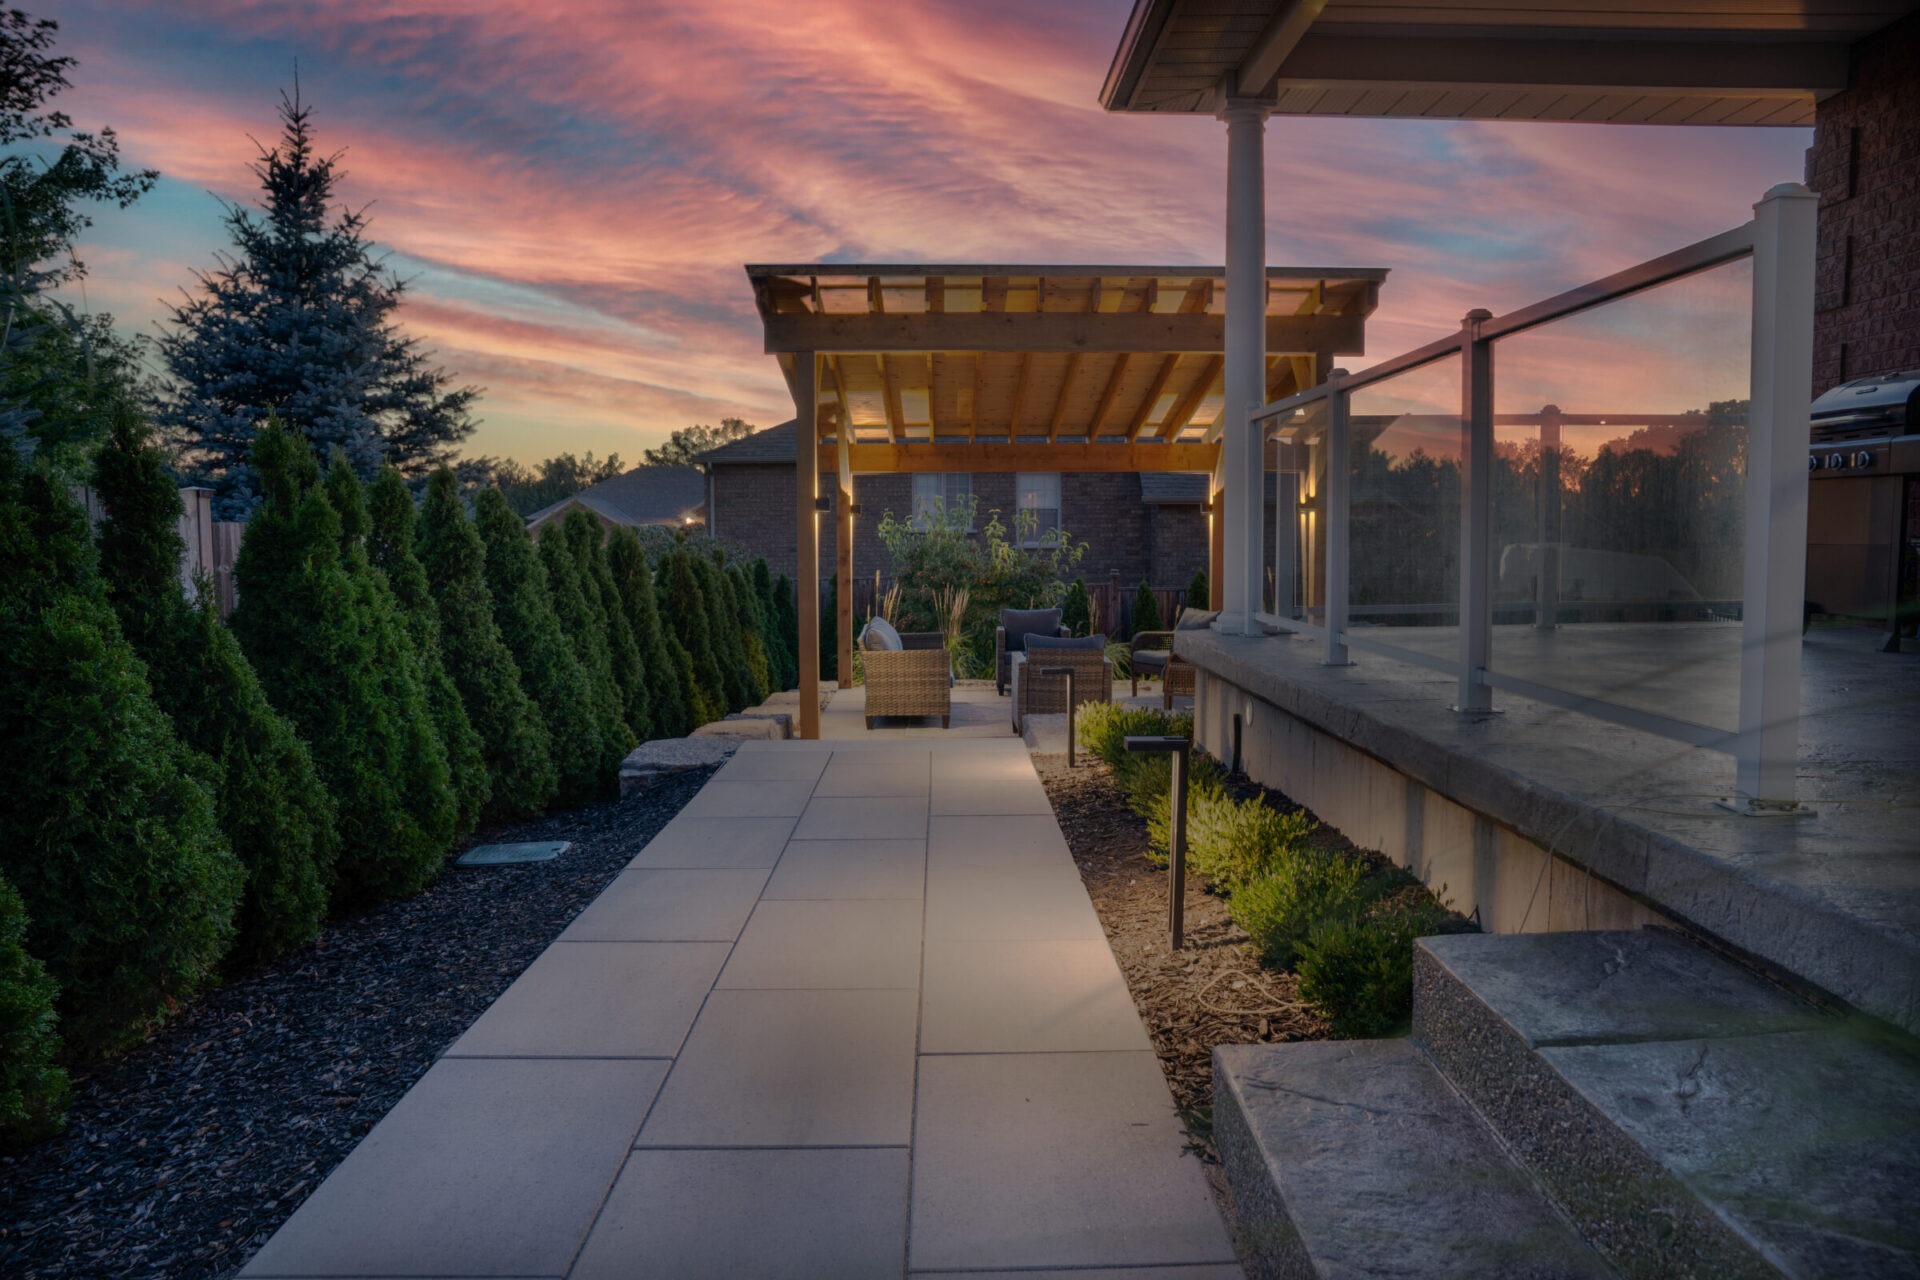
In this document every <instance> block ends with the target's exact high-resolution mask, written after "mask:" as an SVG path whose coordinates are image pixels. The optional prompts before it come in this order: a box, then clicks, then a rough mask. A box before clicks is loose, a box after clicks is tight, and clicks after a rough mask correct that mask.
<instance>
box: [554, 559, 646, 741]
mask: <svg viewBox="0 0 1920 1280" xmlns="http://www.w3.org/2000/svg"><path fill="white" fill-rule="evenodd" d="M539 543H540V563H541V565H542V566H544V567H545V569H546V571H547V589H548V590H549V591H550V592H551V593H552V595H553V612H554V614H555V616H557V617H558V618H559V619H560V631H561V633H562V634H563V635H565V636H566V638H567V642H568V643H569V644H571V645H572V646H573V656H574V657H576V658H578V659H579V660H580V668H581V670H583V671H585V672H586V673H587V686H588V687H589V688H590V689H592V690H593V707H594V718H593V721H592V723H591V724H590V725H582V726H580V727H581V729H582V730H584V731H590V732H594V733H597V734H599V735H600V739H601V743H602V746H603V748H604V749H607V750H610V751H613V752H614V753H615V761H614V768H615V769H616V770H617V769H618V768H619V759H618V757H619V756H624V755H625V754H626V753H627V752H628V751H630V750H632V748H633V737H632V732H631V730H629V729H628V728H627V720H626V716H625V715H623V714H622V712H621V706H620V685H619V682H618V681H616V680H615V679H614V678H613V654H612V651H611V647H610V646H609V645H608V644H607V620H606V617H605V615H604V614H603V613H602V612H601V610H600V608H599V594H598V593H597V592H596V591H594V589H593V584H592V583H590V582H586V581H583V580H582V576H581V573H580V565H579V562H578V561H577V560H575V558H574V555H573V547H572V546H571V545H570V544H569V542H568V540H567V531H566V527H565V525H564V524H561V523H557V522H556V523H553V524H549V525H546V526H545V527H543V528H542V529H541V530H540V539H539Z"/></svg>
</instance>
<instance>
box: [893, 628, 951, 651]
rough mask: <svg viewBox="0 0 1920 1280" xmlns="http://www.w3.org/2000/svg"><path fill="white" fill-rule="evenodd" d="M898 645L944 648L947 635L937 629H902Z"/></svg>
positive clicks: (907, 647)
mask: <svg viewBox="0 0 1920 1280" xmlns="http://www.w3.org/2000/svg"><path fill="white" fill-rule="evenodd" d="M900 647H901V648H903V649H944V648H946V647H947V637H946V636H945V635H944V634H942V633H941V632H938V631H902V632H901V633H900Z"/></svg>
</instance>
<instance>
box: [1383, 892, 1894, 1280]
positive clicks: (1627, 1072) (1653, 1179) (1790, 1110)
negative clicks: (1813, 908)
mask: <svg viewBox="0 0 1920 1280" xmlns="http://www.w3.org/2000/svg"><path fill="white" fill-rule="evenodd" d="M1414 1036H1415V1039H1416V1040H1417V1041H1418V1042H1419V1043H1420V1044H1421V1046H1422V1047H1423V1048H1424V1049H1425V1050H1426V1052H1427V1053H1428V1054H1429V1055H1430V1056H1431V1057H1432V1059H1433V1061H1434V1062H1435V1063H1436V1064H1438V1066H1439V1067H1440V1069H1441V1070H1442V1071H1444V1072H1445V1073H1446V1076H1447V1078H1448V1079H1449V1080H1450V1081H1451V1082H1452V1084H1453V1085H1454V1087H1455V1088H1457V1089H1458V1090H1459V1091H1460V1093H1461V1094H1462V1095H1463V1096H1464V1097H1465V1098H1467V1099H1468V1100H1469V1101H1470V1102H1471V1103H1472V1104H1473V1106H1474V1107H1475V1108H1476V1109H1477V1110H1478V1111H1479V1113H1480V1115H1481V1116H1482V1117H1483V1118H1484V1119H1485V1120H1486V1122H1487V1123H1488V1124H1489V1125H1490V1126H1491V1127H1492V1129H1493V1130H1494V1131H1495V1132H1496V1133H1497V1134H1498V1135H1499V1137H1500V1139H1501V1141H1502V1142H1503V1143H1504V1144H1505V1146H1506V1147H1507V1149H1508V1150H1509V1151H1510V1152H1512V1153H1513V1154H1514V1155H1515V1157H1516V1158H1518V1159H1519V1160H1520V1161H1521V1163H1523V1164H1524V1165H1525V1166H1526V1167H1527V1168H1528V1169H1529V1170H1531V1171H1532V1173H1533V1174H1534V1176H1536V1177H1537V1178H1538V1179H1539V1180H1540V1183H1541V1184H1542V1185H1543V1186H1544V1187H1545V1188H1546V1190H1547V1192H1548V1193H1549V1194H1550V1195H1551V1196H1552V1197H1553V1198H1554V1200H1555V1201H1556V1202H1557V1203H1558V1204H1559V1205H1560V1206H1561V1207H1562V1209H1564V1210H1565V1211H1566V1213H1567V1214H1568V1215H1569V1216H1570V1217H1571V1218H1572V1219H1573V1221H1574V1223H1575V1224H1576V1225H1577V1226H1578V1227H1579V1228H1580V1230H1581V1232H1582V1233H1583V1234H1584V1235H1585V1236H1586V1238H1587V1239H1588V1240H1589V1241H1591V1242H1592V1243H1593V1245H1594V1246H1595V1247H1596V1248H1597V1249H1598V1250H1599V1251H1600V1252H1601V1254H1603V1255H1604V1256H1605V1257H1606V1258H1607V1259H1608V1260H1609V1261H1610V1262H1612V1264H1613V1265H1614V1266H1615V1267H1616V1268H1617V1269H1618V1270H1619V1271H1620V1273H1621V1274H1623V1275H1626V1276H1630V1277H1640V1276H1647V1277H1654V1276H1659V1277H1669V1276H1673V1277H1686V1276H1698V1277H1715V1278H1716V1280H1717V1278H1719V1277H1746V1276H1758V1277H1777V1276H1793V1277H1825V1276H1835V1277H1838V1276H1847V1277H1887V1276H1909V1277H1911V1276H1920V1213H1916V1210H1920V1056H1916V1050H1915V1045H1914V1043H1913V1042H1912V1041H1911V1040H1910V1039H1908V1038H1906V1037H1904V1036H1903V1035H1902V1034H1900V1033H1898V1032H1893V1031H1889V1030H1887V1029H1885V1028H1884V1027H1883V1026H1881V1025H1880V1024H1877V1023H1869V1022H1868V1021H1867V1020H1865V1019H1862V1018H1857V1017H1852V1016H1842V1015H1839V1014H1835V1013H1832V1012H1829V1011H1825V1010H1822V1009H1819V1008H1816V1007H1814V1006H1813V1005H1810V1004H1808V1003H1806V1002H1804V1001H1802V1000H1800V999H1798V998H1797V997H1795V996H1793V995H1791V994H1789V993H1788V992H1786V991H1785V990H1783V989H1781V988H1779V987H1777V986H1775V985H1773V984H1771V983H1769V982H1767V981H1766V980H1765V979H1763V978H1761V977H1759V976H1758V975H1756V974H1754V973H1751V972H1749V971H1748V970H1746V969H1744V968H1742V967H1740V966H1738V965H1736V964H1734V963H1732V962H1730V961H1728V960H1726V959H1725V958H1723V957H1721V956H1719V955H1716V954H1715V953H1713V952H1711V951H1708V950H1707V949H1706V948H1704V947H1702V946H1700V945H1698V944H1696V943H1694V942H1692V941H1690V940H1688V939H1686V938H1684V937H1682V936H1680V935H1678V934H1676V933H1672V932H1669V931H1665V930H1658V929H1644V930H1640V931H1637V932H1598V933H1553V934H1518V935H1516V934H1507V935H1487V934H1471V935H1467V934H1462V935H1454V936H1450V937H1440V938H1425V939H1422V940H1421V941H1420V942H1419V943H1418V944H1417V948H1416V951H1415V955H1414Z"/></svg>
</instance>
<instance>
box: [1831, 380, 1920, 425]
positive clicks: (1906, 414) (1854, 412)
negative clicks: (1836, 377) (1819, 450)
mask: <svg viewBox="0 0 1920 1280" xmlns="http://www.w3.org/2000/svg"><path fill="white" fill-rule="evenodd" d="M1812 417H1813V421H1812V435H1813V438H1814V439H1815V440H1817V441H1820V442H1822V443H1832V442H1834V441H1836V440H1858V439H1865V438H1867V437H1869V436H1903V435H1912V434H1915V433H1916V432H1920V369H1909V370H1907V371H1905V372H1904V373H1890V374H1886V375H1884V376H1882V377H1876V378H1855V379H1854V380H1853V381H1852V382H1843V383H1841V384H1840V385H1839V386H1837V387H1835V388H1833V389H1832V390H1831V391H1828V392H1827V393H1826V394H1824V395H1822V396H1821V397H1820V398H1819V399H1817V400H1815V401H1814V402H1813V414H1812Z"/></svg>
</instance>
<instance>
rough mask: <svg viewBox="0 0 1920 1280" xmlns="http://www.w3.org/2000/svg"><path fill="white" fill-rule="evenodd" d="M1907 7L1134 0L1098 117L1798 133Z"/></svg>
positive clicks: (1796, 2)
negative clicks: (1870, 42) (1243, 113)
mask: <svg viewBox="0 0 1920 1280" xmlns="http://www.w3.org/2000/svg"><path fill="white" fill-rule="evenodd" d="M1914 7H1915V6H1914V3H1913V0H1752V2H1751V3H1739V4H1731V3H1727V2H1726V0H1671V2H1668V3H1661V4H1655V5H1650V4H1647V3H1645V0H1578V2H1575V0H1565V2H1561V0H1206V3H1203V4H1194V3H1183V2H1182V0H1135V4H1134V6H1133V12H1132V15H1131V17H1130V18H1129V19H1128V22H1127V27H1126V31H1125V33H1124V34H1123V36H1122V37H1121V41H1120V46H1119V48H1118V50H1117V51H1116V52H1115V54H1114V58H1113V64H1112V67H1111V69H1110V70H1109V71H1108V72H1107V78H1106V82H1105V84H1104V85H1103V86H1102V88H1101V91H1100V102H1101V105H1102V106H1104V107H1106V108H1107V109H1108V110H1109V111H1143V112H1203V113H1206V114H1213V113H1214V112H1217V111H1219V110H1220V109H1221V108H1222V107H1223V106H1224V105H1225V104H1226V101H1227V99H1228V98H1258V99H1262V100H1264V101H1265V102H1267V103H1269V104H1270V108H1271V110H1272V111H1273V112H1274V113H1275V114H1278V115H1335V116H1341V115H1351V116H1402V117H1410V118H1425V119H1444V120H1461V119H1465V120H1581V121H1594V122H1611V123H1622V124H1696V125H1698V124H1745V125H1811V124H1812V123H1813V109H1814V104H1815V103H1816V102H1818V101H1819V100H1820V99H1821V98H1824V97H1826V96H1828V95H1829V94H1833V93H1837V92H1839V91H1840V90H1841V89H1844V88H1846V86H1847V77H1848V69H1849V64H1848V47H1849V46H1850V45H1851V44H1852V43H1853V42H1854V41H1856V40H1858V39H1860V38H1861V37H1862V36H1866V35H1869V34H1871V33H1873V32H1875V31H1878V30H1879V29H1880V28H1882V27H1885V26H1887V25H1888V24H1889V23H1892V22H1894V21H1895V20H1897V19H1899V18H1900V17H1901V16H1903V15H1904V14H1907V13H1909V12H1912V11H1913V9H1914Z"/></svg>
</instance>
